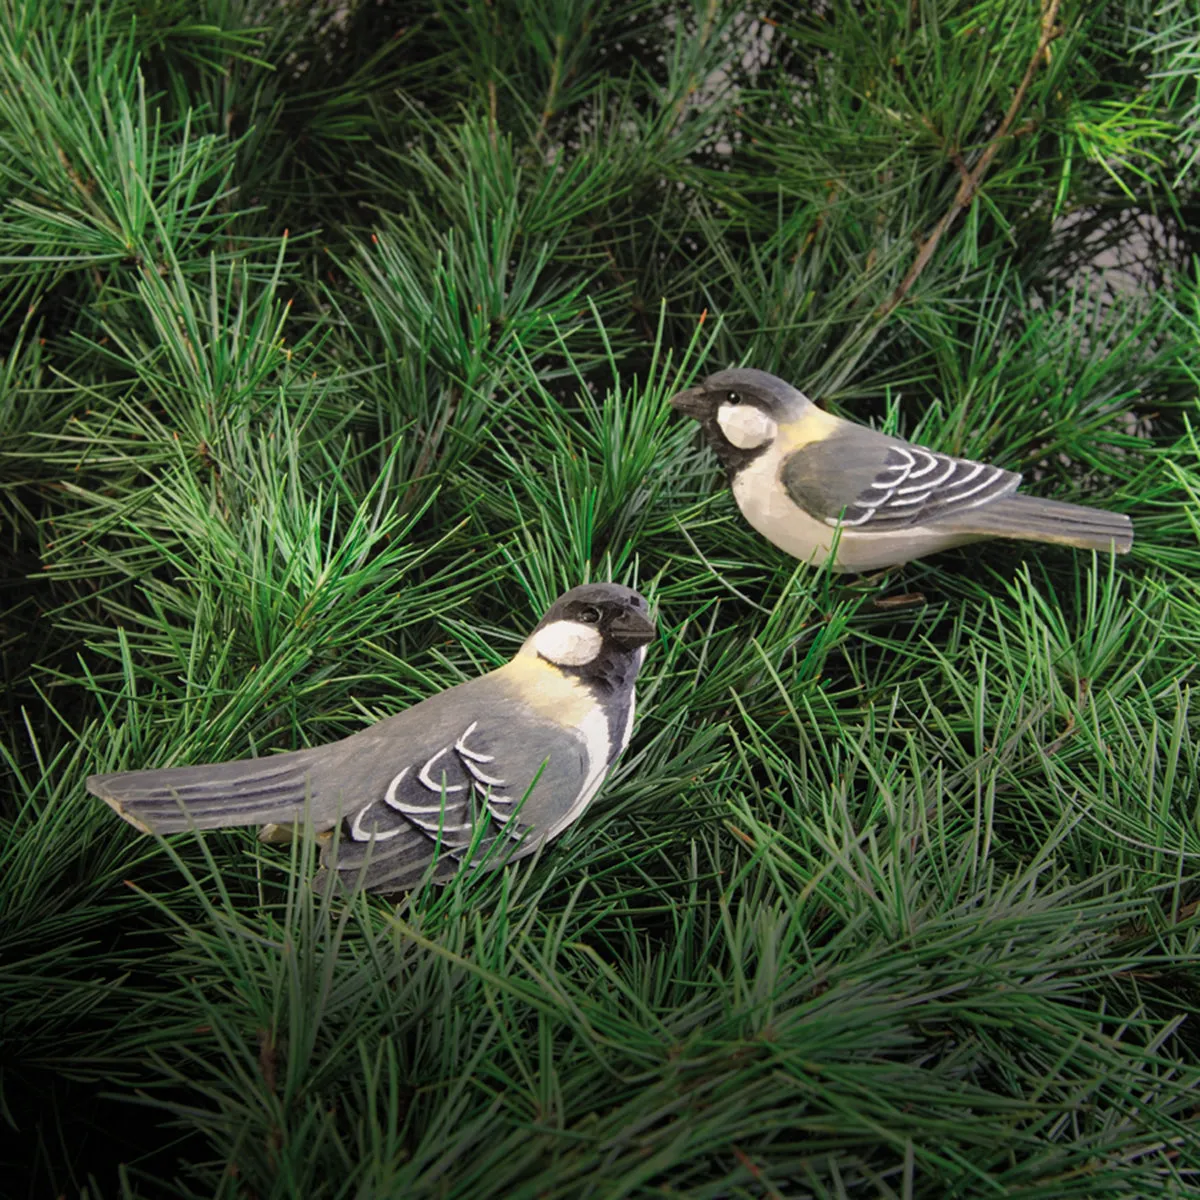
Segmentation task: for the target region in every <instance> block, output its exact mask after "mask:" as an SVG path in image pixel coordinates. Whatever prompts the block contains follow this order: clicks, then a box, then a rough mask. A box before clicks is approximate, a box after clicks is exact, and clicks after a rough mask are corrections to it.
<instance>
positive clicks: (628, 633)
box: [607, 608, 655, 650]
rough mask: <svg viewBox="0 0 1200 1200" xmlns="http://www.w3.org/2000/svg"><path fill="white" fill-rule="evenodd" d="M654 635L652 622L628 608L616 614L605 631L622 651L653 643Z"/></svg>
mask: <svg viewBox="0 0 1200 1200" xmlns="http://www.w3.org/2000/svg"><path fill="white" fill-rule="evenodd" d="M654 633H655V630H654V622H653V621H651V620H650V618H649V617H644V616H642V614H641V613H640V612H635V611H634V610H633V609H629V608H627V609H625V611H624V612H620V613H618V614H617V615H616V616H615V617H614V618H613V619H612V623H611V624H610V625H609V627H608V630H607V634H608V636H609V637H610V638H611V639H612V640H613V641H614V642H616V644H617V645H618V646H620V647H621V648H622V649H623V650H632V649H634V647H636V646H644V645H646V643H647V642H652V641H654Z"/></svg>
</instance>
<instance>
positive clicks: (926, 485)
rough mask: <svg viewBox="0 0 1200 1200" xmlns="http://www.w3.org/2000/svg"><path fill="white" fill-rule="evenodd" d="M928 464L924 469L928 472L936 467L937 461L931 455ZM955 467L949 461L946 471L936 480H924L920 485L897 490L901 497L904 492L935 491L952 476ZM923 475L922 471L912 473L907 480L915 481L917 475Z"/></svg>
mask: <svg viewBox="0 0 1200 1200" xmlns="http://www.w3.org/2000/svg"><path fill="white" fill-rule="evenodd" d="M929 462H930V467H928V468H926V469H927V470H930V469H932V468H933V467H935V466H937V459H936V458H934V457H933V455H932V454H931V455H930V456H929ZM956 466H957V464H956V463H955V462H954V460H953V459H951V460H950V462H949V463H948V464H947V466H946V469H945V470H944V471H943V472H942V473H941V474H940V475H939V476H938V477H937V478H936V479H925V480H922V482H920V483H914V484H911V485H910V486H909V487H902V488H900V489H899V491H900V494H901V495H902V496H903V495H904V493H905V492H916V491H926V492H932V491H934V490H935V489H937V488H939V487H941V486H942V484H943V483H945V482H946V480H947V479H949V478H950V476H951V475H953V474H954V471H955V468H956ZM924 474H925V472H924V471H914V472H913V473H912V474H911V475H910V476H909V479H916V478H917V477H918V476H919V475H924Z"/></svg>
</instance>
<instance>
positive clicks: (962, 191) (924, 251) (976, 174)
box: [879, 0, 1060, 317]
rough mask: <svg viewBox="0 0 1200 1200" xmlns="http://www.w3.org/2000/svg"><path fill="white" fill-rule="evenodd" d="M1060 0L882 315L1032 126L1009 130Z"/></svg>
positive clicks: (1053, 31) (1053, 30)
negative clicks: (1006, 148)
mask: <svg viewBox="0 0 1200 1200" xmlns="http://www.w3.org/2000/svg"><path fill="white" fill-rule="evenodd" d="M1059 3H1060V0H1050V2H1049V4H1047V6H1046V8H1045V10H1044V11H1043V13H1042V34H1041V37H1040V38H1039V39H1038V45H1037V49H1036V50H1035V51H1034V52H1033V56H1032V57H1031V58H1030V60H1029V64H1028V66H1026V68H1025V74H1024V76H1023V77H1022V79H1021V82H1020V84H1019V85H1018V86H1017V90H1016V92H1015V93H1014V94H1013V98H1012V103H1011V104H1010V105H1009V106H1008V111H1007V112H1006V113H1005V114H1004V120H1002V121H1001V122H1000V127H999V128H998V129H997V130H996V132H995V133H994V134H993V135H992V137H991V140H990V141H989V142H988V144H987V145H986V146H985V147H984V150H983V153H982V154H981V155H980V156H979V161H978V162H977V163H976V164H975V166H974V167H973V168H972V170H971V171H970V172H967V173H964V170H963V164H962V162H961V160H959V161H957V162H956V164H955V165H956V166H958V168H959V173H960V175H962V180H961V182H960V183H959V185H958V191H957V192H956V193H955V194H954V200H953V202H952V203H951V205H950V207H949V208H948V209H947V210H946V212H945V213H944V214H943V215H942V218H941V220H940V221H938V223H937V224H936V225H935V226H934V227H933V232H932V233H931V234H930V235H929V236H928V237H927V238H926V239H925V240H924V241H923V242H922V243H921V248H920V249H919V250H918V251H917V257H916V258H915V259H914V260H913V264H912V266H911V267H909V269H908V271H907V272H906V273H905V276H904V278H903V279H902V280H901V281H900V286H899V287H897V288H896V290H895V291H894V292H893V293H892V295H891V297H890V298H889V299H888V301H887V302H886V303H885V304H884V305H883V306H882V307H881V308H880V310H879V315H880V316H881V317H886V316H888V314H890V313H891V312H892V311H893V309H895V308H896V306H897V305H898V304H899V303H900V302H901V301H902V300H903V299H904V297H905V296H907V295H908V293H909V291H910V290H911V289H912V285H913V284H914V283H916V281H917V279H918V277H919V276H920V274H921V272H922V271H924V270H925V268H926V267H927V266H928V265H929V262H930V260H931V259H932V258H933V256H934V253H935V252H936V251H937V248H938V243H939V242H941V240H942V237H943V236H944V235H945V233H946V230H947V229H949V228H950V226H951V224H952V223H953V222H954V219H955V218H956V217H957V216H958V214H959V213H960V212H962V211H963V210H964V209H965V208H966V207H967V206H968V205H969V204H970V203H971V201H972V200H973V199H974V198H975V193H976V192H977V191H978V190H979V187H980V185H981V184H982V183H983V178H984V176H985V175H986V174H987V172H988V168H989V167H990V166H991V165H992V160H993V159H994V158H995V157H996V155H997V154H998V153H999V152H1000V146H1001V144H1002V143H1003V141H1004V139H1005V138H1007V137H1009V136H1012V137H1019V136H1020V135H1021V134H1022V133H1026V132H1028V131H1029V129H1031V128H1032V126H1031V125H1029V124H1025V125H1022V126H1021V127H1020V128H1018V129H1015V130H1012V133H1011V135H1010V133H1009V131H1010V130H1011V129H1012V124H1013V122H1014V121H1015V120H1016V119H1017V113H1018V112H1020V110H1021V105H1022V104H1023V103H1024V102H1025V95H1026V93H1027V92H1028V91H1029V85H1030V84H1031V83H1032V82H1033V74H1034V72H1035V71H1036V70H1037V65H1038V63H1039V62H1040V61H1041V59H1042V56H1043V55H1044V54H1045V53H1046V48H1047V47H1048V46H1049V45H1050V43H1051V42H1052V41H1054V39H1055V38H1056V37H1058V36H1059V31H1058V29H1057V27H1056V25H1055V18H1056V17H1057V16H1058V7H1059Z"/></svg>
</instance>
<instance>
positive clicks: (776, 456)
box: [733, 451, 980, 571]
mask: <svg viewBox="0 0 1200 1200" xmlns="http://www.w3.org/2000/svg"><path fill="white" fill-rule="evenodd" d="M783 457H784V456H783V454H780V453H777V452H775V451H768V453H766V454H763V455H762V456H761V457H760V458H758V459H756V460H755V461H754V462H752V463H750V465H749V466H747V467H746V469H745V470H744V471H742V472H741V473H740V474H739V475H738V476H737V477H736V478H735V479H734V481H733V495H734V499H735V500H736V501H737V505H738V508H740V509H741V510H742V515H743V516H744V517H745V518H746V520H747V521H749V522H750V524H751V525H752V526H753V527H754V528H755V529H757V530H758V532H759V533H761V534H762V535H763V537H765V538H766V539H767V540H768V541H770V542H773V543H774V544H775V545H776V546H778V547H779V548H780V549H781V550H784V551H786V552H787V553H788V554H791V555H793V556H794V557H796V558H798V559H800V560H801V561H802V562H806V563H809V564H811V565H812V566H822V565H823V564H824V563H825V562H826V561H827V560H828V558H829V552H830V550H831V549H832V547H833V541H834V533H835V529H834V527H833V526H832V525H827V524H826V523H825V522H824V521H822V520H820V519H818V518H817V517H814V516H811V515H810V514H808V513H806V512H805V511H804V509H802V508H800V507H799V506H798V505H797V504H796V502H795V501H794V500H793V499H792V498H791V496H789V495H788V494H787V491H786V490H785V489H784V487H783V484H782V483H781V482H780V479H779V469H780V467H781V465H782V462H783ZM979 540H980V538H979V536H978V535H974V534H952V533H947V532H945V531H944V530H939V529H933V528H930V527H929V526H928V525H914V526H912V527H911V528H908V529H895V530H889V531H888V532H886V533H865V532H861V531H858V530H855V529H850V528H843V529H842V532H841V537H840V538H838V543H837V555H836V557H835V559H834V561H833V563H832V564H831V567H832V569H833V570H834V571H877V570H879V569H880V568H882V567H891V566H896V565H898V564H899V563H905V562H910V561H911V560H912V559H914V558H920V557H921V556H922V555H925V554H932V553H933V552H934V551H937V550H948V549H950V548H951V547H953V546H965V545H966V544H967V543H969V542H975V541H979Z"/></svg>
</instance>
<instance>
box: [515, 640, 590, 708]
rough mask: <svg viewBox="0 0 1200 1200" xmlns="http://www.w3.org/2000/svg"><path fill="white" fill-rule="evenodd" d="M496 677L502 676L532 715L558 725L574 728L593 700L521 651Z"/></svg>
mask: <svg viewBox="0 0 1200 1200" xmlns="http://www.w3.org/2000/svg"><path fill="white" fill-rule="evenodd" d="M497 674H499V675H504V676H505V677H506V678H507V679H508V680H509V682H510V683H511V684H512V685H513V688H514V690H515V691H516V692H517V694H518V695H519V696H520V697H521V699H522V700H524V701H525V703H526V704H528V705H529V707H530V708H532V709H533V710H534V711H535V712H538V713H540V714H541V715H542V716H546V717H551V718H553V720H555V721H556V722H558V724H560V725H578V724H579V723H580V722H581V721H582V720H583V718H584V717H586V716H587V714H588V713H589V712H591V711H592V709H593V708H595V707H596V698H595V696H593V695H592V693H591V692H590V691H588V689H587V688H586V687H584V685H583V684H582V683H580V682H579V681H578V680H577V679H574V678H572V677H571V676H570V675H564V674H563V672H562V671H560V670H559V669H558V668H557V667H555V666H553V665H552V664H550V663H548V662H546V660H545V659H543V658H539V657H538V655H537V652H536V651H534V650H532V649H530V650H526V649H524V648H522V650H521V651H520V653H518V654H517V656H516V658H514V659H513V660H512V661H511V662H508V663H505V665H504V666H502V667H501V668H500V669H499V670H498V671H497Z"/></svg>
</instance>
